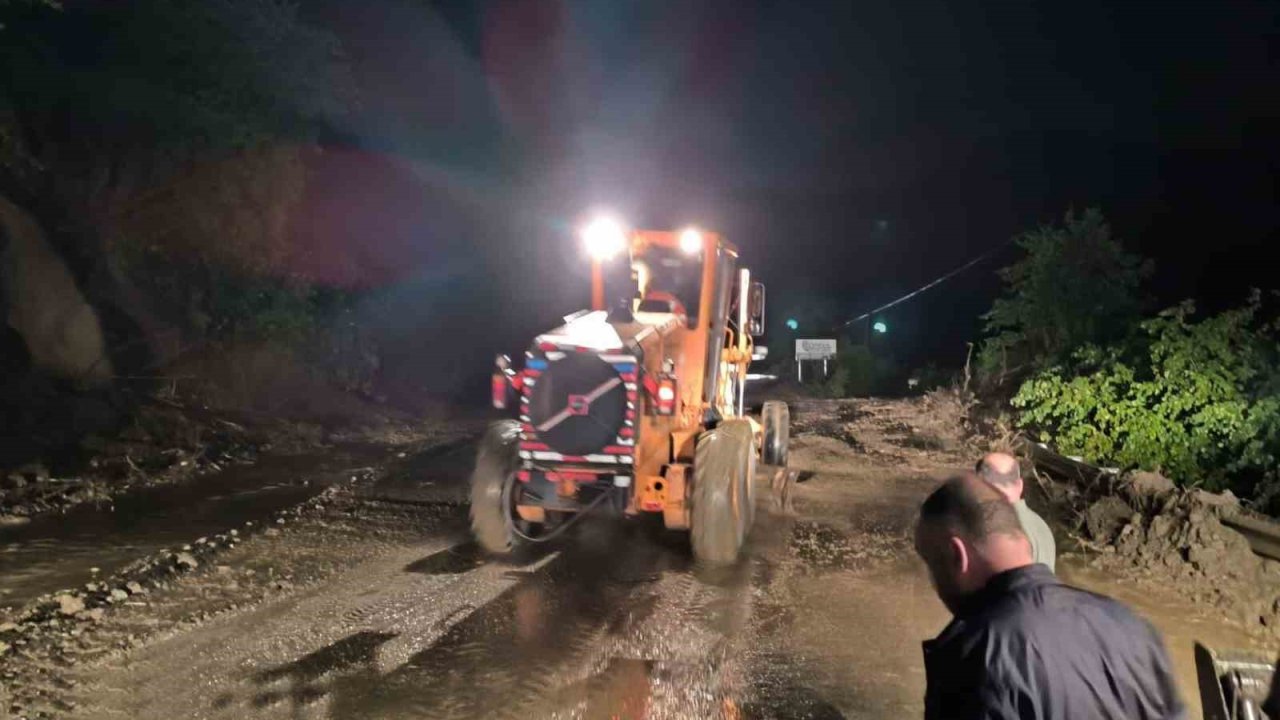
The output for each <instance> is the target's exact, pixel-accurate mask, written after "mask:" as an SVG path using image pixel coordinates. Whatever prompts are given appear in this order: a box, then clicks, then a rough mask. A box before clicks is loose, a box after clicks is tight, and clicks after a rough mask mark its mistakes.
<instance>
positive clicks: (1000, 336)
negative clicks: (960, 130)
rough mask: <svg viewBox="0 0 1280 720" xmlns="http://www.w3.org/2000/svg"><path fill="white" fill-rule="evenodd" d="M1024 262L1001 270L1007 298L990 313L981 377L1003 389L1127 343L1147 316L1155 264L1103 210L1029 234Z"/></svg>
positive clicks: (1023, 241)
mask: <svg viewBox="0 0 1280 720" xmlns="http://www.w3.org/2000/svg"><path fill="white" fill-rule="evenodd" d="M1016 242H1017V245H1018V247H1020V248H1021V249H1022V250H1023V251H1024V253H1025V254H1024V255H1023V257H1022V259H1020V260H1018V261H1017V262H1015V263H1013V264H1012V265H1010V266H1009V267H1006V268H1004V269H1002V270H1001V271H1000V277H1001V279H1002V280H1003V281H1004V284H1005V293H1004V295H1003V296H1002V297H1000V298H999V299H997V300H996V301H995V304H994V305H993V306H992V308H991V311H990V312H989V313H987V315H986V318H985V319H986V331H987V333H988V336H989V337H988V339H987V340H986V342H984V343H983V344H982V347H981V349H980V351H979V353H978V372H979V377H980V378H981V379H983V380H984V381H985V382H986V383H987V384H997V385H998V384H1000V383H1001V382H1002V381H1003V380H1004V379H1005V377H1006V375H1013V376H1015V377H1017V376H1020V375H1022V374H1025V371H1026V370H1028V369H1036V368H1043V367H1046V366H1048V365H1052V364H1054V363H1056V362H1060V361H1062V360H1065V359H1067V358H1068V357H1069V356H1070V355H1071V353H1072V352H1073V351H1075V349H1076V348H1079V347H1081V346H1083V345H1086V344H1090V343H1094V344H1097V343H1107V342H1111V341H1115V340H1118V339H1120V338H1122V337H1124V336H1125V335H1126V334H1127V333H1128V332H1129V331H1130V330H1131V328H1132V327H1133V325H1134V323H1135V322H1136V321H1137V319H1138V317H1139V312H1140V310H1141V296H1140V294H1139V288H1140V284H1141V282H1142V279H1143V278H1144V277H1146V276H1147V275H1149V274H1150V272H1151V265H1150V263H1148V262H1144V261H1142V259H1141V258H1139V257H1138V256H1136V255H1134V254H1132V253H1129V252H1128V251H1126V250H1125V249H1124V247H1123V245H1122V244H1121V243H1120V242H1119V241H1118V240H1116V239H1115V238H1114V237H1113V236H1112V234H1111V228H1110V226H1109V225H1108V224H1107V222H1106V220H1105V219H1104V218H1103V216H1102V213H1101V212H1100V211H1098V210H1097V209H1088V210H1085V211H1084V212H1083V213H1075V212H1068V213H1067V214H1066V216H1065V218H1064V219H1063V222H1062V224H1061V225H1049V226H1045V227H1040V228H1037V229H1035V230H1032V231H1029V232H1026V233H1023V234H1022V235H1021V236H1020V237H1018V238H1017V240H1016Z"/></svg>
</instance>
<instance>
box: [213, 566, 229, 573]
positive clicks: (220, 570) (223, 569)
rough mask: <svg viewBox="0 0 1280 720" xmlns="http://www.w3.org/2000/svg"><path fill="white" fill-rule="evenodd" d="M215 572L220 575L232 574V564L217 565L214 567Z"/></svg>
mask: <svg viewBox="0 0 1280 720" xmlns="http://www.w3.org/2000/svg"><path fill="white" fill-rule="evenodd" d="M214 572H216V573H218V574H219V575H230V574H231V566H230V565H218V566H217V567H215V568H214Z"/></svg>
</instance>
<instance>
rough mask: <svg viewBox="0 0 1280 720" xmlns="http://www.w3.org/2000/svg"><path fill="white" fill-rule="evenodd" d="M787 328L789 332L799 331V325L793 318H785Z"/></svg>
mask: <svg viewBox="0 0 1280 720" xmlns="http://www.w3.org/2000/svg"><path fill="white" fill-rule="evenodd" d="M787 327H788V328H790V329H791V330H799V329H800V323H798V322H796V319H795V318H787Z"/></svg>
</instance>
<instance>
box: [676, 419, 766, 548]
mask: <svg viewBox="0 0 1280 720" xmlns="http://www.w3.org/2000/svg"><path fill="white" fill-rule="evenodd" d="M752 445H753V437H752V430H751V425H750V423H748V422H747V421H745V420H729V421H726V422H724V423H722V424H721V425H720V426H719V427H717V428H716V429H715V430H710V431H708V432H705V433H703V434H702V436H701V437H699V438H698V444H697V447H696V449H695V451H694V458H693V494H692V497H691V498H690V500H691V502H692V505H693V507H692V513H691V514H692V517H691V518H690V522H691V525H692V527H691V532H690V542H691V544H692V545H693V554H694V557H696V558H697V559H698V560H701V561H703V562H707V563H711V564H716V565H725V564H729V563H732V562H734V561H735V560H737V559H738V551H739V550H741V548H742V542H743V540H744V539H745V538H746V534H747V530H748V525H749V523H750V519H749V512H750V510H749V508H748V505H747V503H748V499H749V497H750V495H751V493H750V491H749V489H748V488H747V481H748V476H747V472H748V470H749V468H750V466H751V464H752V463H751V461H752V459H753V456H754V453H755V449H754V448H753V446H752Z"/></svg>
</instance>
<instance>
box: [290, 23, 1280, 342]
mask: <svg viewBox="0 0 1280 720" xmlns="http://www.w3.org/2000/svg"><path fill="white" fill-rule="evenodd" d="M986 5H987V6H986V7H979V4H978V3H959V2H957V3H940V2H912V3H852V2H838V3H821V2H739V1H724V2H679V3H654V2H631V3H623V2H597V3H587V2H535V1H533V0H512V1H504V2H490V3H429V2H409V1H407V0H402V1H400V2H394V1H391V0H384V1H379V2H368V3H359V4H356V3H346V2H339V1H338V0H329V1H327V2H325V1H319V2H312V3H309V4H306V5H304V9H305V11H306V12H307V13H308V15H309V16H310V17H311V19H313V20H315V21H318V22H320V23H323V24H324V25H326V26H327V27H329V28H331V29H332V30H334V31H335V32H337V33H338V34H339V36H340V37H341V38H342V41H343V43H344V45H345V46H346V48H347V51H348V53H349V54H350V57H351V60H352V62H353V63H354V66H355V75H356V81H357V84H358V85H359V89H360V109H359V111H358V112H357V113H356V115H355V116H353V117H351V118H349V119H348V120H347V121H345V123H344V125H343V126H342V127H338V128H335V137H334V139H333V140H332V142H333V144H335V145H343V146H346V149H345V150H344V152H358V153H365V154H368V155H372V156H375V157H379V158H382V159H383V160H382V161H383V162H385V163H389V164H391V165H394V166H395V167H397V168H400V171H401V172H403V173H404V174H405V175H406V176H407V177H411V178H413V182H416V183H418V184H419V186H420V187H421V188H422V191H423V193H424V194H425V195H427V196H429V199H428V200H425V201H424V203H423V206H424V207H429V208H430V212H425V213H424V212H422V210H421V208H415V209H414V212H404V213H397V216H398V217H404V218H406V219H405V220H404V221H403V222H402V225H403V226H402V227H401V228H399V230H394V231H388V230H387V229H386V228H385V227H383V228H381V229H380V231H379V232H384V233H388V234H390V235H399V236H400V239H398V240H397V242H402V241H403V238H404V237H408V238H411V239H412V241H413V242H416V243H420V244H421V245H422V247H423V248H424V250H423V251H422V252H421V253H420V256H421V257H422V258H427V260H426V261H424V266H423V267H424V269H423V270H422V271H421V272H420V273H418V277H419V279H420V280H421V283H420V284H419V285H418V286H417V287H418V288H419V289H421V288H424V287H430V286H432V284H433V283H435V284H437V285H439V284H440V283H446V282H448V277H451V276H457V275H460V274H467V275H468V277H469V278H470V280H469V281H468V282H466V283H463V284H464V285H466V286H468V287H472V288H475V289H474V290H473V291H474V292H475V293H476V294H477V295H481V294H484V293H490V294H494V295H497V296H499V297H500V300H501V303H502V306H503V307H504V308H506V310H505V311H504V312H503V317H502V319H501V320H495V323H496V324H497V325H499V326H501V327H502V328H504V329H505V330H506V331H507V332H508V333H509V334H510V335H511V337H516V336H519V335H520V334H521V333H524V334H525V336H526V337H527V335H528V334H531V333H533V332H536V331H537V330H539V329H542V328H540V327H539V325H541V324H545V320H546V319H547V318H554V317H555V316H556V315H558V314H561V313H563V312H568V311H570V310H572V309H575V308H576V307H580V306H581V305H582V304H584V302H585V299H586V293H587V276H586V272H585V262H584V260H583V258H582V256H581V254H580V252H579V249H578V247H577V241H576V239H575V238H574V237H573V232H572V231H573V228H574V226H575V224H577V223H578V222H580V221H581V220H582V219H583V217H584V216H585V215H586V214H587V213H589V212H590V211H591V209H592V208H608V209H611V210H614V211H616V212H617V213H619V214H620V215H622V216H623V217H625V218H626V219H627V220H628V221H630V222H631V223H632V224H634V225H637V226H646V227H659V228H661V227H674V226H681V225H684V224H687V223H690V222H694V223H698V224H700V225H702V226H705V227H709V228H713V229H718V230H721V231H723V232H725V233H727V234H728V235H729V236H730V238H731V239H732V240H734V241H735V242H737V243H738V244H739V245H741V246H742V247H743V248H744V251H745V254H746V256H747V259H748V262H749V264H751V265H752V266H753V267H754V268H755V271H756V273H757V274H758V275H759V276H760V277H761V278H762V279H763V280H765V281H766V282H767V283H768V284H769V287H770V303H771V306H770V311H771V313H772V315H773V317H774V318H778V319H780V318H781V317H782V316H784V315H786V314H792V313H800V312H804V313H808V314H809V315H811V316H813V317H824V316H825V317H827V318H831V319H833V320H834V319H836V318H847V317H852V316H854V315H857V314H859V313H860V312H862V311H863V310H866V309H869V308H870V307H873V306H875V305H878V304H881V303H884V302H887V301H889V300H892V299H893V298H895V297H897V296H898V295H900V294H903V293H905V292H908V291H910V290H911V289H913V288H914V287H916V286H918V285H921V284H923V283H925V282H927V281H929V280H931V279H933V278H934V277H936V276H938V275H941V274H942V273H944V272H946V271H948V270H950V269H952V268H954V267H956V266H958V265H960V264H962V263H964V262H965V261H967V260H969V259H970V258H972V257H974V256H975V255H978V254H980V253H982V252H984V251H987V250H989V249H991V248H995V247H998V246H1000V245H1001V244H1002V243H1005V242H1006V241H1007V240H1008V239H1009V238H1010V237H1011V236H1012V235H1013V234H1015V233H1016V232H1018V231H1020V230H1022V229H1026V228H1029V227H1032V226H1034V225H1036V224H1040V223H1045V222H1050V221H1054V220H1057V219H1060V218H1061V216H1062V214H1063V212H1064V211H1066V210H1067V209H1068V208H1071V207H1075V208H1084V207H1087V206H1091V205H1096V206H1098V207H1100V208H1101V209H1102V210H1103V212H1104V213H1105V214H1106V215H1107V217H1108V218H1109V219H1111V221H1112V223H1113V226H1114V228H1115V230H1116V232H1117V234H1118V235H1119V236H1120V237H1121V238H1123V239H1125V240H1126V241H1127V243H1128V244H1129V246H1130V247H1131V248H1133V249H1135V250H1137V251H1139V252H1141V253H1143V254H1144V255H1146V256H1148V257H1151V258H1153V259H1154V260H1155V262H1156V267H1157V275H1156V277H1155V279H1154V280H1153V282H1152V286H1151V290H1152V292H1153V294H1154V295H1155V296H1156V298H1157V300H1158V301H1159V302H1161V303H1166V304H1168V303H1171V302H1174V301H1176V300H1179V299H1181V298H1183V297H1197V298H1200V299H1201V300H1202V301H1203V304H1204V305H1207V306H1209V307H1212V308H1219V307H1222V306H1223V305H1227V304H1233V303H1236V302H1238V301H1240V300H1241V299H1243V298H1244V296H1245V293H1246V288H1248V287H1249V286H1250V285H1258V286H1262V287H1275V286H1277V283H1276V282H1275V280H1274V271H1273V269H1272V268H1273V267H1274V264H1272V263H1267V262H1264V261H1263V258H1264V257H1265V253H1264V248H1266V247H1268V246H1269V245H1271V244H1273V243H1274V242H1275V241H1276V239H1277V224H1278V217H1280V213H1277V203H1276V198H1277V192H1276V172H1277V164H1278V163H1280V141H1278V140H1277V137H1278V135H1277V132H1276V128H1277V127H1280V125H1278V124H1277V120H1278V119H1280V117H1278V116H1280V81H1278V80H1277V78H1280V67H1277V65H1278V64H1280V61H1277V56H1280V53H1277V52H1276V51H1275V50H1276V48H1280V43H1277V37H1278V34H1280V20H1278V18H1280V4H1277V3H1274V2H1272V3H1261V2H1259V3H1227V2H1221V3H1200V4H1196V3H1145V2H1125V3H1113V4H1111V5H1106V4H1101V3H1095V2H1090V1H1088V0H1084V1H1078V2H1072V3H1063V2H1054V3H1048V2H1043V3H1031V2H1021V3H1012V2H1004V3H988V4H986ZM400 202H409V203H411V202H412V201H411V200H408V201H400ZM396 209H397V207H396V206H391V207H389V210H391V211H395V210H396ZM399 209H401V210H403V209H404V208H403V207H402V206H401V207H399ZM370 242H371V243H376V242H377V240H376V239H370ZM1013 257H1014V254H1013V253H1012V252H1011V250H1010V249H1009V248H1005V250H1003V251H1001V252H1000V253H998V254H997V255H995V256H994V257H993V259H992V262H989V263H986V264H983V265H980V266H978V267H976V268H975V269H974V270H972V271H970V272H968V273H966V274H964V275H962V276H960V277H959V278H957V279H956V280H954V281H950V282H948V283H947V284H945V285H943V286H941V287H939V288H938V289H936V290H933V291H931V292H930V293H929V294H928V295H926V296H924V298H923V299H921V300H919V301H916V302H913V303H910V304H908V305H906V306H904V307H903V308H902V309H900V310H895V311H893V312H891V313H889V314H888V320H889V322H890V326H891V328H892V329H893V330H894V333H893V342H895V343H896V347H895V349H896V351H897V352H898V354H899V355H900V356H902V357H903V358H905V359H906V360H907V361H909V362H923V361H924V360H926V359H935V360H938V361H941V362H945V363H948V364H956V363H959V362H962V361H963V355H964V342H965V340H968V339H972V337H973V335H974V333H975V331H976V329H977V328H978V321H977V316H978V314H979V313H981V312H982V311H984V310H986V309H987V308H988V307H989V305H990V300H991V298H992V297H993V295H994V294H995V292H996V291H997V290H998V285H997V283H996V280H995V278H994V275H993V271H994V269H995V268H996V267H998V266H999V265H1000V264H1002V263H1007V262H1008V261H1009V260H1010V259H1011V258H1013ZM428 266H429V267H428ZM575 268H581V270H582V271H581V272H580V273H578V274H575ZM578 275H580V277H579V276H578ZM424 278H425V279H424ZM406 287H410V288H412V287H414V286H413V285H412V284H410V285H408V286H406ZM450 287H454V288H456V287H457V283H456V278H455V281H454V284H453V285H450ZM481 288H482V289H481ZM407 292H409V295H410V296H412V291H407ZM406 302H410V301H408V300H406ZM451 307H454V309H455V310H457V311H459V312H462V310H458V308H460V307H464V306H456V307H455V306H451ZM498 334H499V335H502V333H498ZM775 342H776V340H775ZM511 349H518V348H511Z"/></svg>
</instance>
